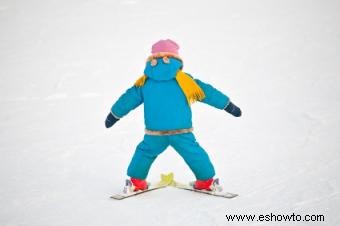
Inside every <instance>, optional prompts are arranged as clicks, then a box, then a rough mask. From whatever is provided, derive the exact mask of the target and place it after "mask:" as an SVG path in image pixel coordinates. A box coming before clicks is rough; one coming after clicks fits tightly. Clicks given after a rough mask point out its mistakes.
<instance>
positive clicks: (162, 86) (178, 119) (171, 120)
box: [111, 58, 229, 130]
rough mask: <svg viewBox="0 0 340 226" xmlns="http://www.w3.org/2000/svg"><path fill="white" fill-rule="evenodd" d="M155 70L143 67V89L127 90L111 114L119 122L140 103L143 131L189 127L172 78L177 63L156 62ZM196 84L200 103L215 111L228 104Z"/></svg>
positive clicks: (179, 65) (186, 110) (214, 91)
mask: <svg viewBox="0 0 340 226" xmlns="http://www.w3.org/2000/svg"><path fill="white" fill-rule="evenodd" d="M157 61H158V62H157V65H156V66H151V64H150V62H147V63H146V67H145V70H144V74H145V75H146V76H147V77H148V79H147V80H146V82H145V84H144V86H142V87H136V86H133V87H131V88H129V89H128V90H127V91H126V92H125V93H124V94H123V95H122V96H121V97H120V98H119V99H118V100H117V101H116V103H115V104H114V105H113V106H112V108H111V112H112V114H113V115H114V116H115V117H117V118H122V117H124V116H125V115H127V114H128V113H129V112H130V111H131V110H133V109H135V108H136V107H138V106H139V105H141V104H142V103H144V119H145V128H146V129H149V130H177V129H188V128H191V127H192V121H191V118H192V113H191V108H190V105H189V104H188V102H187V99H186V97H185V95H184V93H183V91H182V90H181V88H180V87H179V85H178V83H177V81H176V79H175V77H176V73H177V71H178V70H180V69H181V68H182V63H181V61H179V60H177V59H174V58H170V63H169V64H165V63H164V62H163V60H162V59H158V60H157ZM195 81H196V83H197V84H198V85H199V86H200V87H201V89H202V90H203V91H204V93H205V98H204V99H203V100H202V101H201V102H203V103H206V104H208V105H211V106H213V107H215V108H218V109H224V108H225V107H226V106H227V105H228V104H229V98H228V97H227V96H226V95H225V94H223V93H222V92H220V91H218V90H217V89H215V88H214V87H213V86H211V85H209V84H206V83H204V82H202V81H200V80H198V79H195Z"/></svg>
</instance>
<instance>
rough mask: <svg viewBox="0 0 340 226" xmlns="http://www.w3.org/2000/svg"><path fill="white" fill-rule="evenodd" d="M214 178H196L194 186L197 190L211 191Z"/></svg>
mask: <svg viewBox="0 0 340 226" xmlns="http://www.w3.org/2000/svg"><path fill="white" fill-rule="evenodd" d="M213 182H214V179H213V178H210V179H208V180H196V181H195V183H194V188H195V189H197V190H207V191H211V190H212V189H211V187H212V185H213Z"/></svg>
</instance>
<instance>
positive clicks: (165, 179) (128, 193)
mask: <svg viewBox="0 0 340 226" xmlns="http://www.w3.org/2000/svg"><path fill="white" fill-rule="evenodd" d="M173 177H174V175H173V173H170V174H167V175H165V174H161V180H160V181H159V182H158V183H156V184H149V186H148V189H146V190H143V191H133V188H132V184H131V181H130V180H126V181H125V187H124V189H123V191H122V192H120V193H116V194H114V195H112V196H111V197H110V198H112V199H115V200H122V199H126V198H129V197H133V196H137V195H141V194H144V193H147V192H150V191H154V190H158V189H161V188H165V187H167V186H168V185H170V184H171V183H172V182H173Z"/></svg>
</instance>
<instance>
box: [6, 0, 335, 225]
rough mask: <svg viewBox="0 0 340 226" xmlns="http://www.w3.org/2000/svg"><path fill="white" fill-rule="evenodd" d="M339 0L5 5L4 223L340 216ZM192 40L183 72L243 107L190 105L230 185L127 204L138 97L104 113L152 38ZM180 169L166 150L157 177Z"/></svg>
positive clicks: (59, 0)
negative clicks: (217, 191)
mask: <svg viewBox="0 0 340 226" xmlns="http://www.w3.org/2000/svg"><path fill="white" fill-rule="evenodd" d="M339 27H340V3H339V1H336V0H334V1H328V0H325V1H307V0H305V1H302V0H298V1H296V0H295V1H293V0H285V1H271V0H260V1H251V0H248V1H222V0H221V1H195V0H190V1H179V0H172V1H156V0H153V1H142V0H116V1H113V0H97V1H81V0H68V1H66V0H41V1H38V0H30V1H24V0H21V1H14V0H1V1H0V69H1V70H0V105H1V111H0V128H1V130H0V225H1V226H23V225H25V226H26V225H32V226H46V225H48V226H57V225H58V226H59V225H81V226H92V225H96V226H97V225H100V226H106V225H107V226H109V225H110V226H111V225H133V226H142V225H147V226H152V225H154V226H159V225H165V226H170V225H186V226H190V225H195V226H199V225H202V226H207V225H213V226H216V225H254V226H255V225H299V226H300V225H327V226H337V225H340V216H339V208H340V152H339V148H340V116H339V114H340V105H339V100H340V91H339V85H340V75H339V73H340V66H339V65H340V64H339V63H340V53H339V52H340V51H339V50H340V49H339V47H340V29H339ZM161 38H172V39H174V40H176V41H177V42H178V43H179V44H180V45H181V47H182V48H181V56H182V57H183V59H184V61H185V70H186V71H187V72H190V73H191V74H192V75H194V76H195V77H197V78H200V79H201V80H203V81H206V82H208V83H211V84H213V85H215V86H216V87H217V88H219V89H220V90H222V91H224V92H225V93H226V94H228V95H229V96H230V97H231V99H232V101H233V102H234V103H236V104H237V105H239V106H240V107H241V108H242V110H243V117H241V118H233V117H232V116H230V115H228V114H227V113H225V112H223V111H219V110H216V109H213V108H210V107H209V106H206V105H203V104H196V105H194V106H193V111H194V119H193V121H194V126H195V134H196V137H197V139H198V141H199V142H200V144H201V145H202V146H203V147H204V148H205V149H206V150H207V151H208V152H209V154H210V156H211V159H212V160H213V162H214V164H215V167H216V170H217V173H218V177H220V178H221V181H222V183H223V185H224V187H225V189H226V190H228V191H232V192H237V193H239V194H240V196H239V197H238V198H236V199H233V200H227V199H219V198H214V197H210V196H205V195H199V194H196V193H190V192H186V191H181V190H175V189H171V188H167V189H164V190H160V191H157V192H156V191H155V192H151V193H148V194H145V195H142V196H139V197H135V198H131V199H128V200H124V201H115V200H111V199H109V196H110V195H111V194H112V193H113V192H114V191H118V190H120V189H121V188H122V186H123V182H124V179H125V178H126V175H125V171H126V167H127V165H128V163H129V161H130V158H131V156H132V154H133V152H134V149H135V146H136V145H137V144H138V142H140V141H141V139H142V137H143V129H144V127H143V114H142V113H143V107H140V108H139V109H137V110H135V111H134V112H131V113H130V114H129V115H128V116H127V117H126V118H124V119H122V120H120V121H119V123H117V124H116V125H115V126H114V127H113V128H112V129H110V130H106V129H105V128H104V119H105V117H106V115H107V113H108V112H109V109H110V107H111V105H112V104H113V102H114V101H115V100H116V98H118V97H119V95H120V94H121V93H122V92H124V91H125V89H127V88H128V87H129V86H131V85H132V84H133V82H134V81H135V80H136V79H137V78H138V77H139V76H140V75H141V73H142V72H143V68H144V62H145V58H146V57H147V56H148V54H149V51H150V46H151V44H152V43H153V42H155V41H157V40H159V39H161ZM170 171H173V172H174V173H175V175H176V177H177V179H178V180H180V181H183V182H185V181H190V180H193V179H194V178H193V175H192V173H191V172H190V171H189V169H188V167H187V166H186V165H185V164H184V162H183V161H182V159H181V158H180V157H179V156H178V155H177V154H176V153H175V152H174V151H173V150H172V149H170V148H169V149H168V150H167V151H166V152H165V153H164V154H163V155H161V156H160V157H159V158H158V159H157V161H156V162H155V163H154V165H153V167H152V169H151V172H150V175H149V180H150V181H157V180H158V177H159V174H160V173H161V172H170ZM270 213H273V214H293V213H295V214H300V215H304V214H323V215H324V216H325V222H314V223H313V222H243V223H241V222H234V223H232V222H228V221H227V219H226V218H225V215H226V214H270Z"/></svg>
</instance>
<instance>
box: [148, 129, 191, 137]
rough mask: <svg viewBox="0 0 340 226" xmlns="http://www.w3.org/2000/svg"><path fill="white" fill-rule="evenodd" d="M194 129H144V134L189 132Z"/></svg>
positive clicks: (160, 134)
mask: <svg viewBox="0 0 340 226" xmlns="http://www.w3.org/2000/svg"><path fill="white" fill-rule="evenodd" d="M192 131H194V128H189V129H175V130H149V129H145V134H147V135H154V136H164V135H176V134H182V133H190V132H192Z"/></svg>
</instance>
